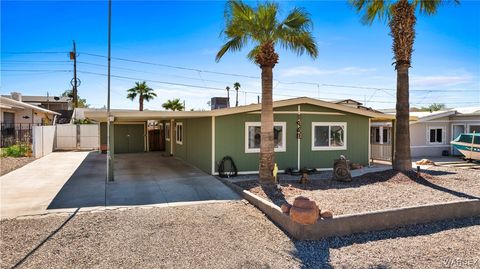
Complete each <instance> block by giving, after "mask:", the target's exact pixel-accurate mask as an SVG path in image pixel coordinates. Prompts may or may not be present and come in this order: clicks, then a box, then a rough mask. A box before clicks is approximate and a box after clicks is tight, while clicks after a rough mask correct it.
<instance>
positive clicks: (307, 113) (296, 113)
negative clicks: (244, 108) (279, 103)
mask: <svg viewBox="0 0 480 269" xmlns="http://www.w3.org/2000/svg"><path fill="white" fill-rule="evenodd" d="M248 114H262V112H261V111H253V112H248ZM273 114H293V115H334V116H345V113H339V112H317V111H273Z"/></svg>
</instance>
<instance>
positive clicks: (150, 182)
mask: <svg viewBox="0 0 480 269" xmlns="http://www.w3.org/2000/svg"><path fill="white" fill-rule="evenodd" d="M114 168H115V173H114V175H115V181H113V182H106V155H105V154H100V153H97V152H91V153H90V154H89V155H88V156H87V157H86V158H85V160H84V161H83V162H82V164H81V165H80V166H79V167H78V169H77V170H76V171H75V172H74V173H73V175H72V176H71V177H70V178H69V179H68V181H67V182H66V183H65V185H64V186H63V187H62V189H61V190H60V191H59V192H58V194H57V195H56V196H55V198H54V199H53V200H52V202H51V203H50V205H49V206H48V209H61V208H79V207H94V206H129V205H149V204H160V203H173V202H193V201H210V200H238V199H240V197H239V196H238V195H237V194H236V193H234V192H233V191H232V190H230V189H229V188H228V187H227V186H225V185H223V184H222V183H221V182H220V181H218V180H217V179H215V178H214V177H212V176H211V175H208V174H206V173H204V172H202V171H201V170H199V169H198V168H195V167H193V166H191V165H190V164H187V163H185V162H183V161H181V160H178V159H175V158H172V157H165V156H162V154H161V153H160V152H149V153H134V154H116V155H115V165H114Z"/></svg>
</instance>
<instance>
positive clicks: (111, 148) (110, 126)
mask: <svg viewBox="0 0 480 269" xmlns="http://www.w3.org/2000/svg"><path fill="white" fill-rule="evenodd" d="M114 126H115V124H114V121H113V116H110V117H108V123H107V132H108V147H107V180H108V181H114V179H115V177H114V175H113V172H114V167H113V164H114V155H115V154H114V152H115V135H114V130H115V128H114Z"/></svg>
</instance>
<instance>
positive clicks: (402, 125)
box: [350, 0, 459, 172]
mask: <svg viewBox="0 0 480 269" xmlns="http://www.w3.org/2000/svg"><path fill="white" fill-rule="evenodd" d="M444 2H445V1H443V0H395V1H393V0H350V3H351V4H352V5H353V7H355V9H356V10H357V13H362V21H363V23H366V24H371V23H372V22H373V21H374V20H375V19H380V20H382V21H387V22H388V26H389V27H390V36H392V38H393V46H392V47H393V55H394V60H395V62H394V63H393V64H394V65H395V69H396V71H397V105H396V110H397V113H396V115H397V116H396V121H395V122H396V124H395V155H394V156H395V157H394V160H393V169H395V170H397V171H402V172H406V171H408V170H411V169H412V162H411V156H410V125H409V118H410V115H409V109H410V108H409V103H410V102H409V77H408V69H409V68H410V67H411V59H412V52H413V43H414V41H415V23H416V21H417V16H416V14H415V12H416V11H418V12H420V13H423V14H427V15H433V14H435V12H436V11H437V9H438V7H439V6H440V5H441V4H442V3H444ZM454 2H455V3H457V4H458V3H459V0H455V1H454Z"/></svg>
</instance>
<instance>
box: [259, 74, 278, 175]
mask: <svg viewBox="0 0 480 269" xmlns="http://www.w3.org/2000/svg"><path fill="white" fill-rule="evenodd" d="M272 88H273V67H272V66H262V115H261V121H262V126H261V129H260V132H261V141H260V164H259V169H258V170H259V177H260V181H262V182H263V183H273V175H272V171H273V164H274V161H275V155H274V144H273V142H274V141H273V97H272V90H273V89H272Z"/></svg>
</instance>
